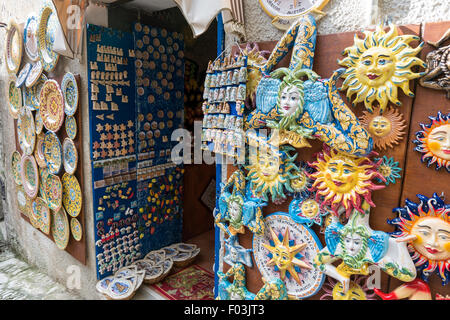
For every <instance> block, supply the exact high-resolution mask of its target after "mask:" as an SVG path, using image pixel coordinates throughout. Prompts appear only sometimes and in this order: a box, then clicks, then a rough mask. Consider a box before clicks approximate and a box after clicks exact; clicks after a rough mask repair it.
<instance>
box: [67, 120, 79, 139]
mask: <svg viewBox="0 0 450 320" xmlns="http://www.w3.org/2000/svg"><path fill="white" fill-rule="evenodd" d="M65 123H66V133H67V136H68V137H69V138H70V139H72V140H74V139H75V137H76V136H77V121H76V120H75V118H74V117H73V116H67V117H66V121H65Z"/></svg>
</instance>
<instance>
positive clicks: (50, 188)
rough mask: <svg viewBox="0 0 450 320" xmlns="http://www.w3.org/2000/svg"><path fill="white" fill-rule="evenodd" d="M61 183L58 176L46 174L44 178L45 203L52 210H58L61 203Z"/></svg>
mask: <svg viewBox="0 0 450 320" xmlns="http://www.w3.org/2000/svg"><path fill="white" fill-rule="evenodd" d="M62 190H63V189H62V184H61V180H60V179H59V177H58V176H56V175H54V174H51V173H50V174H48V175H47V178H46V179H45V185H44V192H45V197H46V200H47V205H48V207H49V208H50V209H52V210H53V211H58V210H59V209H60V208H61V204H62V192H63V191H62Z"/></svg>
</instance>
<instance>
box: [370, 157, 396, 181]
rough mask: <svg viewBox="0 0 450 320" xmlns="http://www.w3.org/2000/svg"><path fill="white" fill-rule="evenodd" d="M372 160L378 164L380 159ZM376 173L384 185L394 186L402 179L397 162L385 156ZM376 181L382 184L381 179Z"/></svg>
mask: <svg viewBox="0 0 450 320" xmlns="http://www.w3.org/2000/svg"><path fill="white" fill-rule="evenodd" d="M374 160H375V161H376V162H378V161H379V160H380V158H375V159H374ZM377 171H378V172H379V173H381V175H382V176H383V177H384V179H385V181H384V183H385V184H386V185H389V184H390V183H392V184H394V183H395V181H396V180H397V179H401V177H402V176H401V175H400V172H401V171H402V168H400V167H399V164H398V161H394V158H393V157H391V158H388V157H387V156H383V158H381V163H380V165H379V167H378V169H377ZM378 181H379V182H383V181H382V180H381V179H378Z"/></svg>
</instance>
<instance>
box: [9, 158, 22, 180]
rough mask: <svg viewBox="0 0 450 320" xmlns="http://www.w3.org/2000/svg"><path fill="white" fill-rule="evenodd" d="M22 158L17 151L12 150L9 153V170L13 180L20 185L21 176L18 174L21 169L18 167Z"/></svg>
mask: <svg viewBox="0 0 450 320" xmlns="http://www.w3.org/2000/svg"><path fill="white" fill-rule="evenodd" d="M21 160H22V156H21V155H20V153H19V151H17V150H16V151H14V152H13V153H12V155H11V171H12V174H13V178H14V182H15V183H16V184H17V185H19V186H21V185H22V177H21V175H20V173H21V171H22V170H21V169H20V162H21Z"/></svg>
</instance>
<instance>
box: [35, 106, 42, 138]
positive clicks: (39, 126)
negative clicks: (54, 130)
mask: <svg viewBox="0 0 450 320" xmlns="http://www.w3.org/2000/svg"><path fill="white" fill-rule="evenodd" d="M34 126H35V127H36V134H37V135H39V134H41V133H42V129H43V128H44V123H42V117H41V113H40V112H39V110H37V111H36V114H35V116H34Z"/></svg>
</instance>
